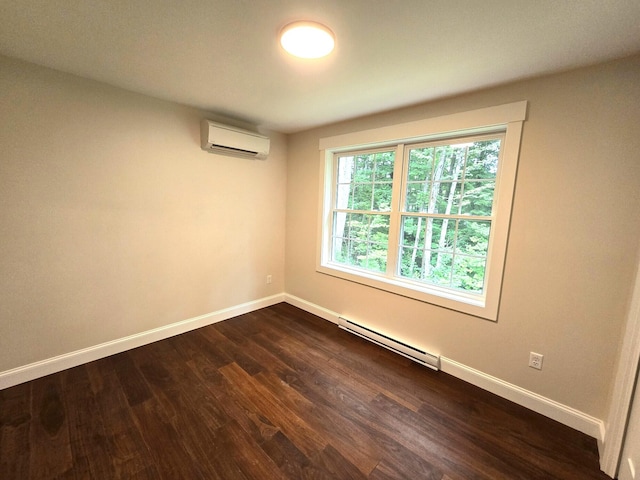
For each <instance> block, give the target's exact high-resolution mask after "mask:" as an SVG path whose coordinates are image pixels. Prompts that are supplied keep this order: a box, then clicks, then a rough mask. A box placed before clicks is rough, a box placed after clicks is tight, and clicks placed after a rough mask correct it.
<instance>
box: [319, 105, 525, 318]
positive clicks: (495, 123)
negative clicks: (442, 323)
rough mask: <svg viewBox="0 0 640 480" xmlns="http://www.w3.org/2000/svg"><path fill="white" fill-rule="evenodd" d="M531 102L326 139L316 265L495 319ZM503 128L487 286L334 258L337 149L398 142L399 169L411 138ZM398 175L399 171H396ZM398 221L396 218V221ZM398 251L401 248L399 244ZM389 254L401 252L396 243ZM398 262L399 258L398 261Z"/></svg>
mask: <svg viewBox="0 0 640 480" xmlns="http://www.w3.org/2000/svg"><path fill="white" fill-rule="evenodd" d="M526 113H527V102H526V101H521V102H514V103H509V104H505V105H499V106H495V107H488V108H482V109H479V110H472V111H468V112H462V113H455V114H452V115H446V116H442V117H434V118H427V119H424V120H418V121H415V122H410V123H404V124H398V125H391V126H387V127H382V128H376V129H372V130H364V131H360V132H353V133H347V134H344V135H338V136H333V137H327V138H321V139H320V142H319V149H320V202H319V216H318V217H319V221H318V239H319V241H318V245H317V256H316V258H317V262H316V270H317V271H318V272H320V273H324V274H327V275H332V276H334V277H338V278H342V279H344V280H349V281H352V282H356V283H360V284H363V285H368V286H370V287H373V288H377V289H381V290H385V291H388V292H392V293H395V294H398V295H402V296H405V297H410V298H414V299H416V300H420V301H423V302H427V303H431V304H434V305H438V306H441V307H444V308H449V309H452V310H456V311H460V312H463V313H467V314H470V315H474V316H477V317H481V318H485V319H488V320H493V321H496V320H497V318H498V310H499V305H500V295H501V290H502V278H503V272H504V264H505V259H506V251H507V241H508V235H509V225H510V221H511V207H512V203H513V194H514V191H515V181H516V172H517V168H518V158H519V154H520V139H521V136H522V127H523V123H524V121H525V119H526ZM496 132H503V134H504V140H503V143H502V147H501V157H500V162H499V164H498V172H497V175H496V188H495V191H494V209H493V213H492V227H491V236H490V240H489V249H488V255H487V266H486V269H485V277H486V281H485V286H486V287H485V289H484V290H483V292H482V293H481V294H470V293H467V292H463V291H457V290H453V289H449V288H442V287H437V286H435V285H430V284H424V283H421V282H415V281H411V280H410V279H403V278H400V277H397V276H394V275H390V274H389V273H384V272H382V273H376V272H368V271H364V270H362V269H357V268H350V267H349V266H347V265H342V264H337V263H333V262H332V261H331V228H332V215H331V213H332V201H333V190H334V178H335V165H334V162H335V160H334V158H335V156H336V155H335V154H336V153H340V152H347V151H352V150H361V149H362V150H364V149H373V148H379V147H383V146H390V145H398V147H397V148H398V152H397V153H396V170H397V169H398V168H402V165H403V164H404V160H403V157H402V155H401V153H400V152H401V150H400V149H401V148H402V147H404V144H407V143H416V142H422V141H439V140H446V139H453V138H456V137H461V136H470V135H482V134H487V133H496ZM394 177H396V175H394ZM403 196H404V193H403V192H401V191H398V189H394V192H393V202H394V206H393V208H392V211H393V212H394V213H393V214H396V215H401V214H402V213H401V212H400V211H399V208H400V198H401V197H403ZM396 226H397V223H396ZM398 237H399V235H398V231H397V228H396V229H394V228H393V227H392V228H391V230H390V231H389V238H390V245H397V241H398V240H399V238H398ZM396 250H397V248H396ZM388 253H389V258H390V259H392V260H393V259H395V257H396V256H397V252H395V251H393V248H392V249H391V251H389V252H388ZM393 261H394V262H395V260H393Z"/></svg>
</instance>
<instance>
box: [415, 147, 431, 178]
mask: <svg viewBox="0 0 640 480" xmlns="http://www.w3.org/2000/svg"><path fill="white" fill-rule="evenodd" d="M433 154H434V149H433V147H428V148H413V149H411V150H409V181H413V180H430V179H431V173H432V171H433Z"/></svg>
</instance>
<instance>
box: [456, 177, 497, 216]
mask: <svg viewBox="0 0 640 480" xmlns="http://www.w3.org/2000/svg"><path fill="white" fill-rule="evenodd" d="M495 188H496V182H495V181H484V182H483V181H478V182H465V183H464V193H463V195H462V202H461V205H460V207H461V208H460V213H461V214H462V215H478V216H487V217H488V216H491V211H492V207H493V193H494V191H495Z"/></svg>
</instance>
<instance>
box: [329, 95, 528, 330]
mask: <svg viewBox="0 0 640 480" xmlns="http://www.w3.org/2000/svg"><path fill="white" fill-rule="evenodd" d="M525 112H526V102H518V103H515V104H509V105H503V106H499V107H492V108H489V109H483V110H477V111H473V112H467V113H463V114H456V115H451V116H447V117H441V118H440V119H437V118H436V119H428V120H425V121H421V122H413V123H411V124H405V125H397V126H393V127H388V128H383V129H377V130H372V131H367V132H358V133H356V134H349V135H344V136H340V137H332V138H329V139H322V140H321V144H320V147H321V150H322V152H323V156H322V159H323V162H324V168H323V173H324V175H323V178H322V187H321V195H322V212H321V240H320V248H319V255H318V270H319V271H320V272H323V273H328V274H330V275H334V276H338V277H341V278H344V279H347V280H351V281H355V282H358V283H363V284H366V285H370V286H372V287H376V288H380V289H383V290H388V291H391V292H393V293H397V294H400V295H404V296H408V297H412V298H416V299H418V300H422V301H426V302H429V303H434V304H436V305H440V306H443V307H446V308H451V309H455V310H459V311H462V312H465V313H469V314H472V315H477V316H480V317H483V318H488V319H492V320H495V319H497V313H498V306H499V299H500V290H501V285H502V276H503V268H504V262H505V255H506V244H507V235H508V228H509V221H510V213H511V202H512V197H513V191H514V186H515V173H516V167H517V161H518V153H519V145H520V134H521V130H522V122H523V120H524V116H525ZM439 126H440V128H438V127H439ZM452 127H453V128H452Z"/></svg>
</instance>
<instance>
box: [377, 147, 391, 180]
mask: <svg viewBox="0 0 640 480" xmlns="http://www.w3.org/2000/svg"><path fill="white" fill-rule="evenodd" d="M394 159H395V151H393V150H392V151H389V152H380V153H376V154H375V163H376V169H375V175H374V180H376V181H383V182H390V181H392V180H393V168H394Z"/></svg>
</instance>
